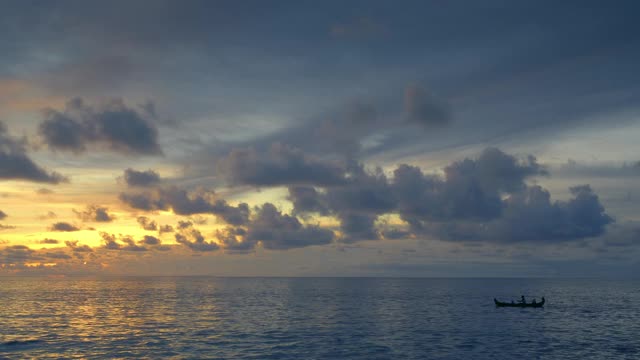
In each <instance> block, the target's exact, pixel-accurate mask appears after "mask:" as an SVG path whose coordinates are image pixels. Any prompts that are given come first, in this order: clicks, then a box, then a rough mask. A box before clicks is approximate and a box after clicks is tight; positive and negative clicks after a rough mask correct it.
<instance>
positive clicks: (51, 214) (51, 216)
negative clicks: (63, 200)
mask: <svg viewBox="0 0 640 360" xmlns="http://www.w3.org/2000/svg"><path fill="white" fill-rule="evenodd" d="M57 217H58V215H57V214H56V213H54V212H53V211H48V212H47V213H46V214H44V215H40V216H38V219H39V220H48V219H55V218H57Z"/></svg>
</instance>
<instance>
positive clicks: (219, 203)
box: [120, 186, 249, 225]
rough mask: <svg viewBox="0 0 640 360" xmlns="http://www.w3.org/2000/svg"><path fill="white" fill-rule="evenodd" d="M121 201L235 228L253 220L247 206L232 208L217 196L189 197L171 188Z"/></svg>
mask: <svg viewBox="0 0 640 360" xmlns="http://www.w3.org/2000/svg"><path fill="white" fill-rule="evenodd" d="M120 200H122V201H123V202H124V203H126V204H128V205H129V206H131V207H132V208H134V209H139V210H147V211H154V210H169V209H171V210H173V212H174V213H176V214H178V215H195V214H214V215H216V216H218V217H220V218H221V219H222V220H224V221H225V222H227V223H229V224H231V225H244V224H246V223H247V222H248V219H249V206H248V205H247V204H245V203H240V204H238V205H237V206H232V205H229V204H228V203H227V202H226V201H225V200H221V199H218V200H216V199H214V193H213V192H211V191H205V190H199V191H195V192H190V193H189V192H187V191H186V190H184V189H180V188H178V187H176V186H171V187H165V188H158V189H155V190H154V191H147V192H143V193H137V194H130V193H122V194H120Z"/></svg>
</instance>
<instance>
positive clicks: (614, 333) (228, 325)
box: [0, 277, 640, 359]
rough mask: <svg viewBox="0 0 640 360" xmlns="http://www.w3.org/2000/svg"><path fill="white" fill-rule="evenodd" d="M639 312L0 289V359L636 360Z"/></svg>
mask: <svg viewBox="0 0 640 360" xmlns="http://www.w3.org/2000/svg"><path fill="white" fill-rule="evenodd" d="M521 294H524V295H525V296H528V297H533V296H535V297H537V298H538V299H539V297H540V296H545V297H546V299H547V304H546V306H545V308H544V309H515V308H496V307H495V306H494V305H493V297H494V296H495V297H497V298H499V299H505V300H510V299H512V298H514V299H515V298H517V297H519V296H520V295H521ZM639 310H640V282H639V281H610V280H574V279H571V280H569V279H563V280H547V279H387V278H381V279H372V278H214V277H180V278H167V277H158V278H153V277H147V278H94V279H76V278H71V279H69V278H67V279H49V278H0V358H9V359H14V358H15V359H23V358H122V359H130V358H152V359H158V358H175V359H183V358H208V359H538V358H539V359H560V358H571V359H625V358H628V359H640V311H639Z"/></svg>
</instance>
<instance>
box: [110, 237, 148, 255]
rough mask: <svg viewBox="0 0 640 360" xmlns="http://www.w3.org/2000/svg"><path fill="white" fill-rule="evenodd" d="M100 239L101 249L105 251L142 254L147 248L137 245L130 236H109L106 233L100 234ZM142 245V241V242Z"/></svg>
mask: <svg viewBox="0 0 640 360" xmlns="http://www.w3.org/2000/svg"><path fill="white" fill-rule="evenodd" d="M100 237H102V242H103V247H104V248H105V249H107V250H121V251H132V252H143V251H148V249H147V247H145V246H141V245H138V244H137V243H136V242H135V240H133V238H131V236H127V235H125V236H122V235H121V236H119V237H116V235H113V234H109V233H107V232H101V233H100ZM142 243H144V239H143V240H142Z"/></svg>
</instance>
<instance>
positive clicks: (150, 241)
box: [141, 235, 160, 245]
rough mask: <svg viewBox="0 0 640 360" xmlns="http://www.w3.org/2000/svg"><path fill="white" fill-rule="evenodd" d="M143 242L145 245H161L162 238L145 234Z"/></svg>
mask: <svg viewBox="0 0 640 360" xmlns="http://www.w3.org/2000/svg"><path fill="white" fill-rule="evenodd" d="M141 243H142V244H144V245H160V239H158V238H157V237H155V236H150V235H145V236H144V238H143V239H142V241H141Z"/></svg>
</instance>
